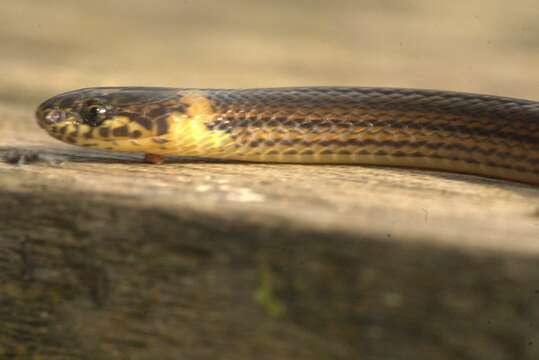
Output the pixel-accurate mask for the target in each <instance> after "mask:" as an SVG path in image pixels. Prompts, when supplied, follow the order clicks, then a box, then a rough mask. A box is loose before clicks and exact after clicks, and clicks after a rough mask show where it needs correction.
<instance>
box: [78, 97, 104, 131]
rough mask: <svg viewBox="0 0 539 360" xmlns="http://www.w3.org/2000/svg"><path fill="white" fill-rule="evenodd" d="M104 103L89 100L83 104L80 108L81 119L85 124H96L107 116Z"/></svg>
mask: <svg viewBox="0 0 539 360" xmlns="http://www.w3.org/2000/svg"><path fill="white" fill-rule="evenodd" d="M107 112H108V111H107V108H106V106H105V105H103V104H100V103H97V102H95V101H91V102H88V103H86V104H85V106H84V108H83V110H82V119H83V122H84V123H85V124H88V125H90V126H98V125H100V124H101V123H102V122H103V121H105V120H106V119H107V117H108V114H107Z"/></svg>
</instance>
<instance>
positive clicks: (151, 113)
mask: <svg viewBox="0 0 539 360" xmlns="http://www.w3.org/2000/svg"><path fill="white" fill-rule="evenodd" d="M166 113H167V109H166V107H164V106H160V107H157V108H155V109H152V110H150V111H149V112H148V115H149V116H150V117H158V116H161V115H165V114H166Z"/></svg>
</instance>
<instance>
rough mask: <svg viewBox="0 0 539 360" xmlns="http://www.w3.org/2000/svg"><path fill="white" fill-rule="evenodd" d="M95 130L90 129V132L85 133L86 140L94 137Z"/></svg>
mask: <svg viewBox="0 0 539 360" xmlns="http://www.w3.org/2000/svg"><path fill="white" fill-rule="evenodd" d="M94 129H95V128H93V127H91V128H90V130H88V132H86V133H84V135H83V136H84V138H85V139H91V138H92V137H93V132H94Z"/></svg>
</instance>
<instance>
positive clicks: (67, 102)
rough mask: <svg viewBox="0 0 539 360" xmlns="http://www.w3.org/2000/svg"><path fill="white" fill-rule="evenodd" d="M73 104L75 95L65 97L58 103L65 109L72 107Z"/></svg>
mask: <svg viewBox="0 0 539 360" xmlns="http://www.w3.org/2000/svg"><path fill="white" fill-rule="evenodd" d="M72 105H73V97H70V96H68V97H65V98H64V99H62V100H61V101H60V103H59V104H58V106H59V107H60V108H62V109H65V108H70V107H71V106H72Z"/></svg>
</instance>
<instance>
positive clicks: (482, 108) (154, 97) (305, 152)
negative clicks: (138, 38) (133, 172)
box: [37, 87, 539, 184]
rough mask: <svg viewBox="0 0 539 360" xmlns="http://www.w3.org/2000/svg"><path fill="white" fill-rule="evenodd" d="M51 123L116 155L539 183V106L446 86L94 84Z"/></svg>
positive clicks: (56, 103) (55, 104) (53, 129)
mask: <svg viewBox="0 0 539 360" xmlns="http://www.w3.org/2000/svg"><path fill="white" fill-rule="evenodd" d="M37 119H38V123H39V124H40V126H41V127H43V128H44V129H45V130H47V131H48V132H49V134H50V135H52V136H53V137H55V138H57V139H60V140H62V141H65V142H67V143H71V144H76V145H81V146H86V147H95V148H100V149H108V150H113V151H128V152H142V153H145V154H147V158H148V159H153V160H154V161H159V160H160V159H161V157H162V156H165V155H183V156H199V157H204V158H218V159H234V160H245V161H260V162H286V163H344V164H374V165H389V166H399V167H413V168H421V169H433V170H443V171H449V172H460V173H469V174H475V175H482V176H487V177H496V178H502V179H507V180H515V181H520V182H526V183H531V184H539V102H535V101H529V100H521V99H514V98H506V97H498V96H489V95H476V94H468V93H458V92H449V91H438V90H414V89H397V88H366V87H301V88H266V89H174V88H152V87H110V88H88V89H81V90H75V91H71V92H67V93H64V94H61V95H58V96H55V97H53V98H51V99H49V100H47V101H45V102H44V103H42V104H41V105H40V106H39V108H38V110H37Z"/></svg>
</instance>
